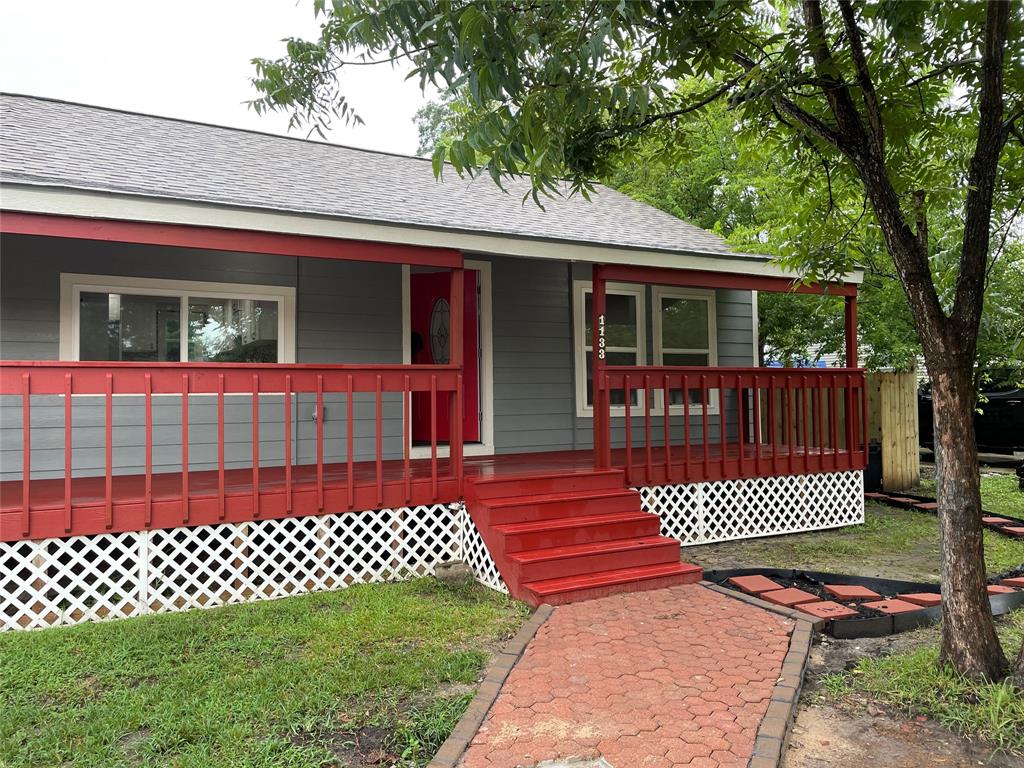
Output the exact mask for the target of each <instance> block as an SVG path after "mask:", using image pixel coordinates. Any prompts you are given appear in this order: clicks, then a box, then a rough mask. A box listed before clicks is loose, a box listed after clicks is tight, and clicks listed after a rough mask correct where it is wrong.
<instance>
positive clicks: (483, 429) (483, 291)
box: [402, 259, 494, 459]
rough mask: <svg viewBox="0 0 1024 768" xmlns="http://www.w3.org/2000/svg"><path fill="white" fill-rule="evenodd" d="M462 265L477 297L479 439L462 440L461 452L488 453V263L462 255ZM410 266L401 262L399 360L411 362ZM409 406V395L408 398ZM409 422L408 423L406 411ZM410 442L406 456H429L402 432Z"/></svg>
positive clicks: (442, 448)
mask: <svg viewBox="0 0 1024 768" xmlns="http://www.w3.org/2000/svg"><path fill="white" fill-rule="evenodd" d="M464 264H465V268H466V269H475V270H476V271H477V275H478V280H477V284H478V288H479V291H480V301H479V302H478V311H479V313H480V334H479V339H478V340H477V343H478V345H479V347H480V371H479V373H480V442H479V443H466V444H465V445H464V446H463V448H462V452H463V455H464V456H490V455H492V454H493V453H494V344H493V341H494V330H493V328H494V324H493V317H492V315H491V263H490V262H489V261H477V260H475V259H466V260H465V262H464ZM411 273H412V270H411V269H409V265H407V264H406V265H403V266H402V362H403V363H404V364H405V365H410V364H411V363H412V342H411V337H412V311H411V309H410V297H411V289H410V284H409V276H410V274H411ZM409 407H410V408H412V399H411V398H410V405H409ZM409 423H410V424H411V423H412V419H411V414H410V422H409ZM406 440H408V441H409V442H410V454H409V455H410V456H411V457H412V458H414V459H425V458H429V457H430V448H429V447H426V446H413V445H411V443H412V434H409V435H406ZM437 455H438V456H442V457H443V456H447V455H448V447H447V446H438V448H437Z"/></svg>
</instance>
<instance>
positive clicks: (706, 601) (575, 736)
mask: <svg viewBox="0 0 1024 768" xmlns="http://www.w3.org/2000/svg"><path fill="white" fill-rule="evenodd" d="M792 629H793V622H792V621H790V620H788V619H786V618H784V617H782V616H779V615H777V614H774V613H769V612H767V611H764V610H762V609H760V608H757V607H755V606H752V605H749V604H747V603H743V602H740V601H739V600H735V599H732V598H730V597H727V596H726V595H722V594H720V593H718V592H713V591H712V590H710V589H707V588H705V587H702V586H700V585H698V584H692V585H685V586H678V587H669V588H667V589H661V590H656V591H652V592H636V593H632V594H622V595H615V596H612V597H606V598H601V599H598V600H590V601H588V602H584V603H574V604H571V605H566V606H562V607H559V608H557V609H556V610H555V612H554V614H552V616H551V618H550V619H548V621H547V623H546V624H545V625H544V626H543V627H541V628H540V630H539V631H538V632H537V635H536V636H535V637H534V639H533V641H532V642H531V643H530V645H529V646H528V647H527V649H526V652H525V653H524V654H523V657H522V658H521V659H520V660H519V663H518V664H517V665H516V667H515V668H514V669H513V670H512V672H511V674H509V676H508V679H507V680H506V681H505V685H504V687H503V688H502V690H501V693H500V694H499V695H498V698H497V700H496V701H495V702H494V705H493V706H492V708H491V711H490V713H489V714H488V716H487V719H486V720H485V721H484V723H483V725H482V726H481V728H480V730H479V732H478V733H477V735H476V736H475V737H474V739H473V741H472V743H471V744H470V747H469V749H468V750H467V751H466V753H465V755H464V756H463V758H462V763H461V765H462V767H463V768H516V767H517V766H533V765H535V764H536V763H538V762H542V761H546V760H553V759H568V758H574V757H581V758H596V757H598V756H601V757H603V758H604V759H605V760H606V761H607V762H608V763H610V764H611V765H612V766H613V768H668V767H669V766H691V768H699V767H702V766H722V767H723V768H724V767H725V766H736V767H739V766H746V765H747V762H748V761H749V759H750V756H751V753H752V751H753V748H754V739H755V737H756V736H757V728H758V725H759V724H760V722H761V719H762V718H763V716H764V714H765V711H766V710H767V709H768V703H769V701H770V699H771V696H772V691H773V689H774V686H775V683H776V681H777V680H778V677H779V673H780V670H781V668H782V662H783V659H784V657H785V655H786V651H787V650H788V648H789V635H790V632H791V631H792Z"/></svg>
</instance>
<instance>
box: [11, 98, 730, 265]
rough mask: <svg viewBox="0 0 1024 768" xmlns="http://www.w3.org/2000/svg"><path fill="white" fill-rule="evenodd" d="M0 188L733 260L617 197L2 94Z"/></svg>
mask: <svg viewBox="0 0 1024 768" xmlns="http://www.w3.org/2000/svg"><path fill="white" fill-rule="evenodd" d="M0 115H2V118H0V119H2V130H3V152H2V153H0V182H2V183H21V184H35V185H44V186H54V187H65V188H73V189H86V190H97V191H105V192H114V193H120V194H128V195H146V196H155V197H162V198H172V199H179V200H189V201H195V202H205V203H216V204H222V205H233V206H244V207H250V208H264V209H271V210H276V211H287V212H297V213H308V214H318V215H325V216H331V217H340V218H345V219H353V220H362V221H372V222H378V223H385V224H395V225H404V226H414V227H427V228H431V229H441V230H455V231H468V232H476V233H492V234H498V235H507V236H512V237H524V238H534V239H542V240H552V241H569V242H579V243H587V244H594V245H604V246H615V247H620V248H639V249H646V250H657V251H669V252H685V253H701V254H711V255H719V254H720V255H723V256H725V255H733V256H735V255H737V254H734V252H733V251H731V249H730V248H729V247H728V246H727V245H726V243H725V242H724V241H723V240H722V239H721V238H719V237H717V236H716V235H713V234H711V233H710V232H706V231H704V230H702V229H699V228H698V227H695V226H693V225H691V224H687V223H686V222H684V221H681V220H680V219H677V218H675V217H674V216H671V215H669V214H667V213H664V212H663V211H660V210H658V209H656V208H653V207H651V206H649V205H646V204H644V203H641V202H638V201H636V200H633V199H631V198H629V197H627V196H625V195H623V194H621V193H619V192H616V191H615V190H612V189H609V188H605V187H602V188H599V190H598V191H597V193H596V194H595V195H593V196H592V201H591V202H587V201H586V200H584V199H583V198H581V197H580V196H573V197H568V198H558V199H555V200H551V201H547V202H546V203H545V210H541V209H540V208H538V207H537V206H536V205H534V203H533V202H532V200H528V201H527V202H525V203H524V202H523V196H524V194H525V192H526V191H527V190H528V189H529V184H528V182H527V181H525V180H511V181H509V182H508V183H507V184H506V188H507V189H508V193H505V192H502V191H501V190H499V189H498V188H497V187H496V186H495V185H494V184H493V182H492V181H491V180H490V179H489V178H486V177H481V178H477V179H469V178H465V179H461V178H459V177H458V176H456V174H455V173H453V172H449V173H448V174H447V175H446V176H445V179H444V181H443V182H438V181H437V180H435V178H434V175H433V172H432V169H431V164H430V162H429V161H428V160H426V159H423V158H418V157H407V156H401V155H393V154H387V153H381V152H371V151H367V150H361V149H353V148H351V147H344V146H339V145H335V144H327V143H324V142H318V141H306V140H302V139H297V138H289V137H282V136H274V135H270V134H264V133H259V132H254V131H247V130H240V129H233V128H224V127H219V126H213V125H207V124H203V123H194V122H188V121H184V120H176V119H171V118H164V117H154V116H150V115H140V114H136V113H130V112H122V111H117V110H113V109H106V108H102V107H93V106H85V105H81V104H73V103H69V102H63V101H53V100H49V99H42V98H36V97H31V96H16V95H4V96H3V98H2V112H0Z"/></svg>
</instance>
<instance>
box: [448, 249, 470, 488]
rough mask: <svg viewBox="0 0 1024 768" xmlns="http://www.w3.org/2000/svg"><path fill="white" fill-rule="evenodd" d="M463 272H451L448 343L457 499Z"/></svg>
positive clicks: (461, 416)
mask: <svg viewBox="0 0 1024 768" xmlns="http://www.w3.org/2000/svg"><path fill="white" fill-rule="evenodd" d="M465 287H466V279H465V270H463V269H461V268H460V269H453V270H452V273H451V291H450V294H451V304H450V308H451V323H450V326H451V335H450V337H449V343H450V344H451V348H450V351H449V360H448V361H449V363H450V364H451V365H453V366H455V367H456V369H457V371H458V373H459V375H458V376H457V377H456V387H455V390H454V391H452V392H449V393H448V420H449V424H448V467H449V471H450V473H451V475H452V476H454V477H455V478H456V482H457V484H458V487H459V496H460V497H461V496H462V490H463V489H462V425H463V419H464V418H465V416H464V414H463V413H462V410H463V406H462V375H461V374H462V372H463V366H464V363H465V361H464V360H463V357H464V349H463V339H464V338H465V336H464V334H465V328H464V323H465V305H466V297H465Z"/></svg>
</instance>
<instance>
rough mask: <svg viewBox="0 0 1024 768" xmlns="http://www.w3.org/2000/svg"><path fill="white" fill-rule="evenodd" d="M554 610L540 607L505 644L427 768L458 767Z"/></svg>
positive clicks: (548, 606) (544, 606) (548, 607)
mask: <svg viewBox="0 0 1024 768" xmlns="http://www.w3.org/2000/svg"><path fill="white" fill-rule="evenodd" d="M554 610H555V609H554V607H553V606H550V605H542V606H540V607H539V608H537V610H536V611H534V613H533V616H531V617H530V619H529V620H528V621H527V622H526V623H525V624H524V625H523V626H522V627H520V629H519V631H518V632H517V633H516V634H515V636H514V637H513V638H512V639H511V640H509V641H508V642H507V643H506V644H505V647H504V648H503V649H502V650H501V653H499V654H497V655H496V656H495V657H494V658H493V659H492V660H491V665H490V666H489V667H488V668H487V674H486V675H485V676H484V680H483V682H482V683H481V684H480V687H479V688H478V689H477V691H476V695H475V696H474V697H473V700H472V701H471V702H469V706H468V707H466V711H465V712H464V713H463V714H462V717H460V718H459V722H458V723H456V725H455V729H454V730H453V731H452V732H451V734H450V735H449V736H448V738H447V739H445V742H444V744H442V745H441V748H440V749H439V750H437V754H436V755H434V759H433V760H431V761H430V763H428V764H427V768H455V765H456V764H457V763H458V762H459V760H460V759H461V757H462V753H463V752H465V751H466V749H467V748H468V747H469V742H471V741H472V740H473V737H474V736H476V732H477V731H478V730H479V729H480V726H481V725H482V724H483V722H484V718H485V717H487V713H488V712H489V711H490V709H491V705H492V704H494V700H495V699H496V698H498V692H499V691H500V690H501V686H502V684H504V682H505V678H506V677H508V673H509V672H511V671H512V667H514V666H515V665H516V662H517V661H519V657H520V656H522V655H523V651H525V650H526V646H527V645H529V644H530V641H531V640H533V636H534V635H536V634H537V630H538V629H540V628H541V627H542V626H543V625H544V622H545V621H547V620H548V618H550V616H551V614H552V613H553V612H554Z"/></svg>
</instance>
